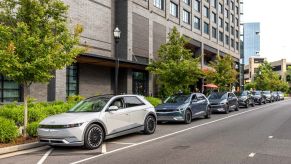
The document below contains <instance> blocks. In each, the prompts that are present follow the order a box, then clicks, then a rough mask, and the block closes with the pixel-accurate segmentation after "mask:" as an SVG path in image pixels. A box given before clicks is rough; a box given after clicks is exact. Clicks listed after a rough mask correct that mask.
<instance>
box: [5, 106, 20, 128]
mask: <svg viewBox="0 0 291 164" xmlns="http://www.w3.org/2000/svg"><path fill="white" fill-rule="evenodd" d="M0 116H2V117H5V118H7V119H11V120H13V121H14V122H15V123H16V125H18V126H20V125H23V106H22V105H3V106H2V107H0Z"/></svg>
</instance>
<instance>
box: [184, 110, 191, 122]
mask: <svg viewBox="0 0 291 164" xmlns="http://www.w3.org/2000/svg"><path fill="white" fill-rule="evenodd" d="M191 122H192V113H191V111H190V110H189V109H187V110H186V111H185V118H184V123H185V124H190V123H191Z"/></svg>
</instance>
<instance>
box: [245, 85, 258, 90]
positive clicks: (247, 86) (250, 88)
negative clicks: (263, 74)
mask: <svg viewBox="0 0 291 164" xmlns="http://www.w3.org/2000/svg"><path fill="white" fill-rule="evenodd" d="M255 88H256V83H247V84H245V90H253V89H255Z"/></svg>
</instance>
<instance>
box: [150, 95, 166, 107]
mask: <svg viewBox="0 0 291 164" xmlns="http://www.w3.org/2000/svg"><path fill="white" fill-rule="evenodd" d="M146 100H148V101H149V102H150V103H151V104H152V105H153V106H154V107H156V106H158V105H159V104H161V103H162V100H161V99H159V98H155V97H146Z"/></svg>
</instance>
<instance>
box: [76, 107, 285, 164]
mask: <svg viewBox="0 0 291 164" xmlns="http://www.w3.org/2000/svg"><path fill="white" fill-rule="evenodd" d="M281 102H284V101H281ZM278 103H279V102H278ZM276 104H277V103H273V104H269V105H264V106H261V107H258V108H254V109H251V110H247V111H244V112H241V113H237V114H233V115H229V116H226V117H223V118H220V119H217V120H213V121H210V122H206V123H203V124H200V125H196V126H192V127H189V128H186V129H183V130H180V131H176V132H173V133H169V134H166V135H163V136H160V137H157V138H153V139H150V140H146V141H143V142H139V143H136V144H133V145H129V146H125V147H122V148H119V149H115V150H112V151H109V152H107V153H106V154H101V155H97V156H92V157H89V158H85V159H82V160H79V161H76V162H72V163H71V164H78V163H82V162H85V161H88V160H92V159H95V158H98V157H102V156H104V155H107V154H112V153H115V152H118V151H122V150H125V149H129V148H132V147H136V146H139V145H142V144H146V143H149V142H153V141H156V140H160V139H163V138H166V137H170V136H173V135H176V134H180V133H183V132H186V131H189V130H192V129H196V128H199V127H202V126H206V125H209V124H213V123H216V122H220V121H223V120H226V119H229V118H232V117H236V116H240V115H243V114H245V113H250V112H253V111H256V110H259V109H263V108H266V107H270V106H274V105H276Z"/></svg>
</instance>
